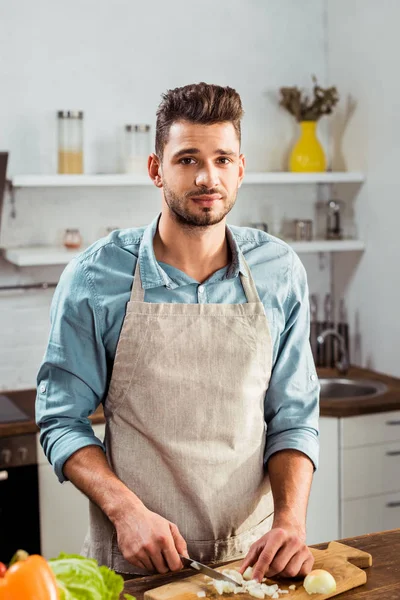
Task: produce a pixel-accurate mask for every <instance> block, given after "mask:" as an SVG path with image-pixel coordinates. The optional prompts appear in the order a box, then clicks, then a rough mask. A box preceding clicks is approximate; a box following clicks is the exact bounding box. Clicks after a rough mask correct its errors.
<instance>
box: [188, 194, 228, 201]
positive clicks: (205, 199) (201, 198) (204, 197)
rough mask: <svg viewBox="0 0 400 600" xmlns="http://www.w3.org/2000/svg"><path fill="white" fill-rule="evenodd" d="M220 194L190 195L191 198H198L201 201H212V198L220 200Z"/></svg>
mask: <svg viewBox="0 0 400 600" xmlns="http://www.w3.org/2000/svg"><path fill="white" fill-rule="evenodd" d="M221 198H222V196H221V194H209V195H203V196H192V200H199V201H201V202H213V201H214V200H221Z"/></svg>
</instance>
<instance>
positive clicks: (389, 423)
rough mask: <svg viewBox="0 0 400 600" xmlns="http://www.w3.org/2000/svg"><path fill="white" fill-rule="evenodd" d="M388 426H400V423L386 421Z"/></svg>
mask: <svg viewBox="0 0 400 600" xmlns="http://www.w3.org/2000/svg"><path fill="white" fill-rule="evenodd" d="M386 425H400V421H386Z"/></svg>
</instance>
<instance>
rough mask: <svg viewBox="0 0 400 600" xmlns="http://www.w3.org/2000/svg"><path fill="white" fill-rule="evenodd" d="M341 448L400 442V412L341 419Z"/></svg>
mask: <svg viewBox="0 0 400 600" xmlns="http://www.w3.org/2000/svg"><path fill="white" fill-rule="evenodd" d="M340 437H341V448H359V447H360V446H371V445H372V444H387V443H389V442H400V411H398V410H396V411H391V412H383V413H373V414H370V415H361V416H359V417H346V418H344V419H341V436H340Z"/></svg>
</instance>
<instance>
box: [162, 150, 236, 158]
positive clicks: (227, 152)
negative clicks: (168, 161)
mask: <svg viewBox="0 0 400 600" xmlns="http://www.w3.org/2000/svg"><path fill="white" fill-rule="evenodd" d="M184 154H200V150H199V149H198V148H182V150H178V152H175V154H174V155H173V157H172V158H179V157H180V156H183V155H184ZM214 154H219V155H221V154H222V155H224V156H236V152H234V151H233V150H224V149H223V148H218V150H216V151H215V152H214Z"/></svg>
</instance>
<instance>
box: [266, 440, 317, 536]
mask: <svg viewBox="0 0 400 600" xmlns="http://www.w3.org/2000/svg"><path fill="white" fill-rule="evenodd" d="M267 468H268V474H269V478H270V482H271V489H272V495H273V498H274V510H275V512H274V523H273V527H281V526H285V525H288V524H290V525H291V526H292V527H294V528H295V529H297V530H298V532H299V535H302V536H304V537H305V531H306V515H307V505H308V498H309V495H310V489H311V483H312V477H313V471H314V466H313V463H312V461H311V460H310V459H309V458H308V457H307V456H306V455H305V454H303V453H302V452H300V451H298V450H290V449H287V450H281V451H280V452H276V453H275V454H273V455H272V456H271V458H270V459H269V460H268V464H267Z"/></svg>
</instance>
